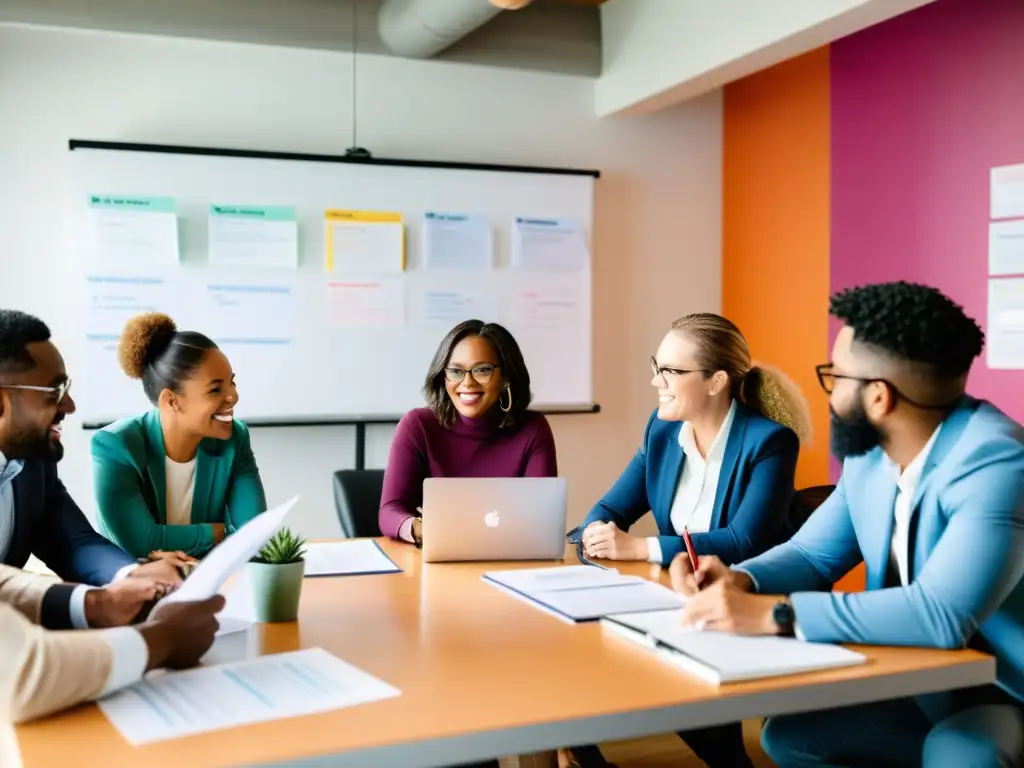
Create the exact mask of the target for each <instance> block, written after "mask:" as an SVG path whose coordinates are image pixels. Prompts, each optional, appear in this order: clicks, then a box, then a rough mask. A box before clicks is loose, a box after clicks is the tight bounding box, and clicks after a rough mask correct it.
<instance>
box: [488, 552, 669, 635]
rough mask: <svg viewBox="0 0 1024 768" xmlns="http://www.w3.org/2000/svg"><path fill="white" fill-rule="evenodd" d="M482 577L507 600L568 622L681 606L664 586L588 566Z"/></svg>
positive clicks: (500, 572) (491, 574)
mask: <svg viewBox="0 0 1024 768" xmlns="http://www.w3.org/2000/svg"><path fill="white" fill-rule="evenodd" d="M544 571H547V573H545V572H544ZM588 572H589V573H588ZM483 578H484V580H485V581H488V582H490V583H491V584H492V585H494V586H495V587H497V588H498V589H500V590H501V591H503V592H506V593H507V594H510V595H512V596H513V597H517V598H519V599H522V600H525V601H527V602H529V603H531V604H533V605H535V606H536V607H538V608H541V609H543V610H545V611H547V612H548V613H551V614H554V615H555V616H557V617H559V618H562V619H567V620H569V621H573V622H577V621H593V620H594V619H599V618H601V617H602V616H607V615H608V614H611V613H629V612H632V611H659V610H666V609H670V608H680V607H682V605H683V598H682V597H681V596H680V595H678V594H676V593H675V592H673V591H672V590H671V589H669V588H668V587H664V586H662V585H661V584H657V583H655V582H653V581H648V580H646V579H642V578H640V577H639V576H625V575H623V574H621V573H619V572H618V571H615V570H611V569H604V568H595V567H594V566H591V565H578V566H565V567H556V568H548V569H544V568H534V569H528V570H519V569H516V570H508V571H492V572H490V573H485V574H484V575H483Z"/></svg>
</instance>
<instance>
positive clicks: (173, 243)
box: [89, 195, 179, 268]
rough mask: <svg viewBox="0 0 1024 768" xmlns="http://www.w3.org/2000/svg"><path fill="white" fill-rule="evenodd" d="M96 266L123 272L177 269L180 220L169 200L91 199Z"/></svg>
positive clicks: (95, 197) (113, 197)
mask: <svg viewBox="0 0 1024 768" xmlns="http://www.w3.org/2000/svg"><path fill="white" fill-rule="evenodd" d="M89 214H90V224H91V229H92V231H91V240H90V245H91V248H92V259H91V260H92V262H93V264H95V265H102V266H114V267H122V268H131V267H147V266H176V265H177V264H178V260H179V250H178V216H177V214H176V213H175V203H174V200H173V199H171V198H166V197H126V196H118V195H91V196H90V197H89Z"/></svg>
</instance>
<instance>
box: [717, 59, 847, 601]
mask: <svg viewBox="0 0 1024 768" xmlns="http://www.w3.org/2000/svg"><path fill="white" fill-rule="evenodd" d="M829 77H830V72H829V49H828V48H827V47H826V48H819V49H818V50H815V51H812V52H810V53H807V54H805V55H803V56H800V57H798V58H795V59H791V60H789V61H786V62H783V63H782V64H779V65H777V66H775V67H772V68H771V69H768V70H765V71H763V72H758V73H756V74H754V75H751V76H750V77H747V78H745V79H743V80H740V81H737V82H735V83H731V84H729V85H728V86H726V88H725V115H724V149H723V169H722V175H723V179H722V186H723V210H722V220H723V241H722V308H723V312H724V314H725V315H726V317H728V318H729V319H731V320H732V321H733V322H735V323H736V324H737V325H738V326H739V327H740V329H742V331H743V334H744V335H745V336H746V337H747V340H748V341H749V343H750V348H751V351H752V352H753V355H754V358H755V359H756V360H761V361H764V362H766V363H771V364H773V365H776V366H778V367H779V368H781V369H782V370H783V371H785V372H786V373H787V374H789V375H790V376H791V377H792V378H793V379H794V380H795V381H796V382H797V383H798V384H799V385H800V387H801V388H802V389H803V390H804V394H805V395H806V396H807V400H808V402H809V403H810V406H811V412H812V414H813V418H814V438H813V440H812V443H811V444H810V445H808V446H804V447H803V448H801V451H800V463H799V464H798V466H797V473H796V479H797V488H802V487H806V486H809V485H819V484H823V483H827V482H829V449H828V400H827V398H826V396H825V393H823V392H822V391H821V389H820V387H819V386H818V381H817V378H816V375H815V373H814V366H815V365H818V364H819V363H824V362H826V361H827V360H828V359H829V341H828V296H829V257H830V253H829V246H830V242H829V235H830V232H829V230H830V227H829V217H830V196H829V190H830V185H831V178H830V176H831V168H830V154H831V141H830V132H831V122H830V88H829ZM837 588H839V589H846V590H854V589H861V588H863V570H862V568H858V569H856V570H855V571H854V572H853V573H851V574H850V575H849V576H847V577H846V578H845V579H844V580H843V581H841V582H840V583H839V584H838V585H837Z"/></svg>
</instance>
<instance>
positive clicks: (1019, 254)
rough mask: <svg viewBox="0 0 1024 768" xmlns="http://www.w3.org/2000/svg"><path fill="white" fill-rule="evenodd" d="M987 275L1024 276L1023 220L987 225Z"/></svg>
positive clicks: (994, 222)
mask: <svg viewBox="0 0 1024 768" xmlns="http://www.w3.org/2000/svg"><path fill="white" fill-rule="evenodd" d="M988 273H989V275H1024V219H1020V220H1017V221H993V222H992V223H991V224H989V225H988Z"/></svg>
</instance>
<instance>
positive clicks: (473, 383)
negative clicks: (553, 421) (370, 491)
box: [379, 320, 558, 542]
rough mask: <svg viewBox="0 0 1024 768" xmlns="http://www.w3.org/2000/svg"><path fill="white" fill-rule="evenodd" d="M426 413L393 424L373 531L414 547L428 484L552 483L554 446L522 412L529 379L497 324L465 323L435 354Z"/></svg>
mask: <svg viewBox="0 0 1024 768" xmlns="http://www.w3.org/2000/svg"><path fill="white" fill-rule="evenodd" d="M423 392H424V394H425V395H426V398H427V405H428V407H426V408H416V409H413V410H411V411H409V412H408V413H407V414H405V416H404V417H403V418H402V420H401V421H400V422H399V423H398V429H396V430H395V437H394V439H393V440H392V442H391V454H390V456H389V457H388V466H387V469H386V470H385V471H384V491H383V493H382V494H381V503H380V515H379V521H380V530H381V532H382V533H383V534H384V535H385V536H391V537H392V538H395V539H402V540H404V541H409V542H415V541H418V540H419V538H420V530H419V529H420V518H419V516H418V514H417V509H418V508H419V507H420V506H421V504H422V501H423V479H424V478H427V477H555V476H557V474H558V466H557V463H556V460H555V439H554V436H553V435H552V434H551V427H549V426H548V422H547V419H545V418H544V416H543V415H541V414H539V413H536V412H534V411H528V410H527V407H528V406H529V405H530V400H531V399H532V397H533V395H532V394H531V392H530V373H529V371H527V370H526V362H525V361H524V360H523V353H522V352H521V351H520V350H519V345H518V344H517V343H516V340H515V339H514V338H513V337H512V334H510V333H509V332H508V331H507V330H506V329H505V328H504V327H502V326H500V325H498V324H497V323H484V322H481V321H480V320H467V321H465V322H463V323H459V324H458V325H457V326H455V327H454V328H452V330H451V331H449V332H448V335H447V336H445V338H444V340H443V341H442V342H441V345H440V346H439V347H438V348H437V352H435V353H434V360H433V362H432V363H431V364H430V372H429V373H428V374H427V379H426V382H425V383H424V385H423Z"/></svg>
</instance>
